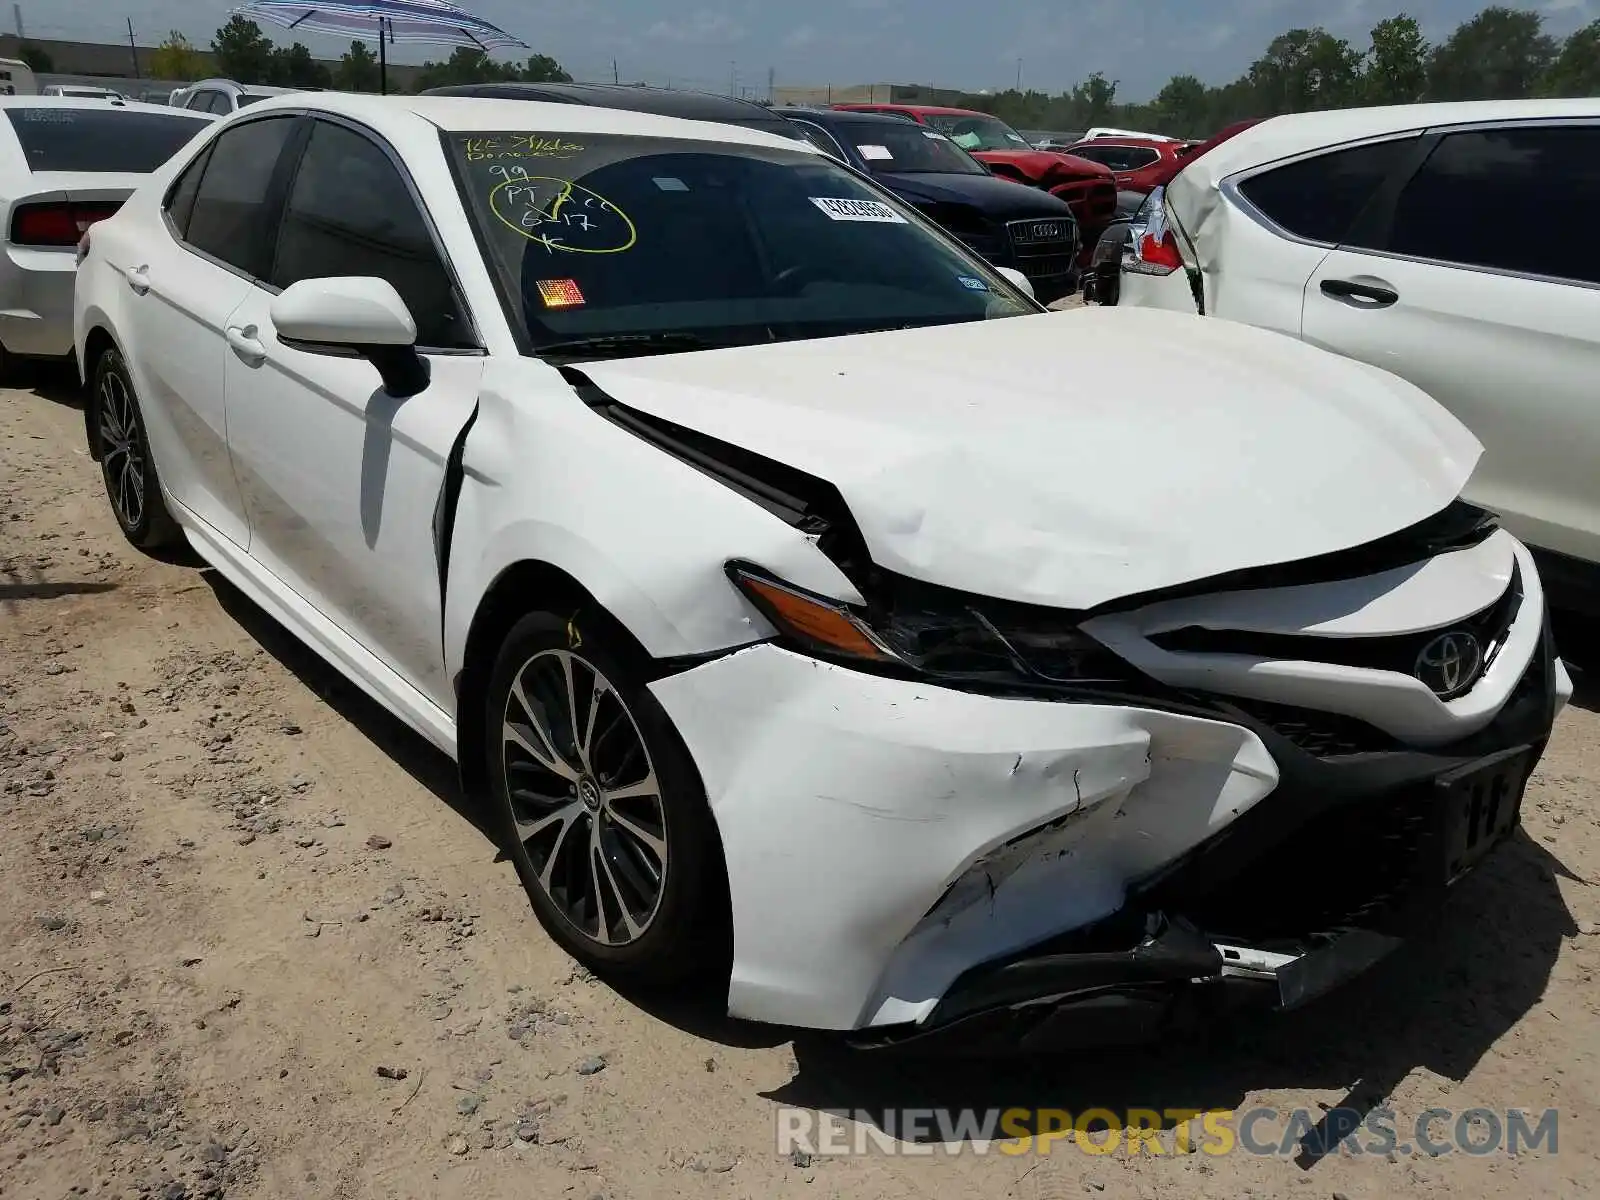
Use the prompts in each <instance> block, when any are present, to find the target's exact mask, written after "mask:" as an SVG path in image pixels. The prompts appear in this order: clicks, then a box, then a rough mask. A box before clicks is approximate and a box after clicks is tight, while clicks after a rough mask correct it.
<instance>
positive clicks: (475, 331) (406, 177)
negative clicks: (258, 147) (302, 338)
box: [251, 112, 487, 354]
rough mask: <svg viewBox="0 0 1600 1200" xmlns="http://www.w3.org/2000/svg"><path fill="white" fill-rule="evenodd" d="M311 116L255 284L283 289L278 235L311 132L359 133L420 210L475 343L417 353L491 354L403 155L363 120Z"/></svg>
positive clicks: (277, 204) (468, 336) (470, 339)
mask: <svg viewBox="0 0 1600 1200" xmlns="http://www.w3.org/2000/svg"><path fill="white" fill-rule="evenodd" d="M307 116H308V119H307V120H306V122H305V125H306V128H305V131H304V136H302V137H301V138H300V139H299V141H298V142H297V143H296V144H295V146H294V167H293V169H292V170H290V171H288V172H287V173H286V178H285V179H284V180H283V181H282V184H283V187H282V191H281V192H279V193H278V195H277V196H276V197H275V208H274V210H273V214H274V215H273V222H272V243H271V253H269V254H268V255H267V256H266V264H265V271H266V276H267V278H256V279H252V280H251V282H252V283H254V284H255V285H256V286H257V287H259V288H262V289H264V290H265V291H267V292H270V293H272V294H273V295H274V296H275V295H277V294H278V293H279V292H281V291H282V290H283V289H282V288H280V287H277V286H275V285H274V284H273V283H272V282H271V281H270V280H271V276H272V274H273V272H274V269H275V267H276V266H277V256H278V236H279V234H280V233H281V232H282V230H283V223H284V221H285V220H286V219H287V217H288V210H289V195H290V193H291V192H292V191H293V190H294V181H295V177H296V176H298V175H299V173H300V163H301V160H302V159H304V157H305V151H306V147H307V146H308V145H309V144H310V142H311V133H312V130H313V129H314V128H315V126H316V124H317V123H318V122H319V121H320V122H325V123H326V124H329V125H338V126H341V127H342V128H344V129H346V130H348V131H350V132H351V133H353V134H355V135H356V136H357V137H362V138H365V139H366V140H367V141H369V142H371V143H372V144H373V145H374V146H376V147H377V148H378V150H379V151H381V152H382V153H383V155H384V157H386V158H387V159H388V160H389V163H390V165H391V166H393V167H394V169H395V172H396V173H397V174H398V175H399V176H400V182H401V183H403V184H404V185H405V188H406V196H407V197H408V198H409V199H410V201H411V203H412V205H413V206H414V207H415V208H416V210H417V213H418V214H419V215H420V216H421V218H422V224H423V227H424V228H425V229H426V230H427V231H428V240H429V241H430V242H431V243H432V245H433V252H434V255H435V256H436V257H437V258H438V260H439V265H440V266H441V267H442V268H443V269H444V273H445V276H446V278H448V279H449V281H450V291H451V294H452V296H453V298H454V300H455V303H456V308H457V310H458V311H459V312H460V314H461V316H462V318H463V319H464V320H465V321H466V326H467V327H466V335H465V337H463V339H462V340H463V341H468V342H471V343H472V345H471V346H469V347H460V346H455V347H438V346H421V345H419V346H418V347H417V350H418V351H419V352H420V353H424V354H484V353H487V351H486V350H485V348H484V341H483V331H482V329H481V327H480V326H479V324H478V318H477V315H476V314H475V313H474V312H473V311H472V306H471V305H470V304H469V303H468V302H467V292H466V289H465V288H464V287H462V286H461V276H460V274H459V272H457V271H456V267H455V263H454V261H453V260H452V259H451V258H450V254H449V252H448V251H447V250H446V249H445V245H444V239H443V238H441V237H440V236H439V227H438V226H437V225H436V224H434V220H433V214H432V213H430V212H429V211H428V206H427V205H426V204H424V203H423V202H422V193H421V192H419V191H418V190H417V184H416V180H414V179H413V178H412V177H411V172H410V171H409V170H407V169H406V165H405V163H404V162H403V161H402V160H401V158H400V156H399V155H398V154H397V153H395V149H394V147H393V146H391V145H390V144H389V142H388V140H387V139H386V138H384V136H383V135H382V134H380V133H378V132H377V131H376V130H374V129H373V128H371V127H370V126H368V125H363V124H362V123H361V122H360V121H354V120H351V119H350V118H348V117H345V116H343V115H342V114H339V113H324V112H318V113H314V114H307ZM277 182H278V181H277V180H276V179H275V180H274V184H276V183H277Z"/></svg>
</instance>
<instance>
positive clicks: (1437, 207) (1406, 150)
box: [1119, 99, 1600, 614]
mask: <svg viewBox="0 0 1600 1200" xmlns="http://www.w3.org/2000/svg"><path fill="white" fill-rule="evenodd" d="M1591 212H1600V100H1597V99H1588V100H1526V101H1509V102H1506V101H1492V102H1484V103H1471V104H1437V105H1399V106H1393V107H1388V108H1368V109H1354V110H1344V111H1333V112H1319V113H1302V114H1298V115H1294V116H1283V117H1274V118H1272V119H1270V120H1267V121H1264V122H1262V123H1261V124H1259V125H1256V126H1254V127H1253V128H1251V129H1248V130H1245V131H1244V132H1243V133H1240V134H1238V135H1237V136H1236V137H1233V138H1231V139H1230V140H1228V141H1226V142H1224V143H1223V144H1221V145H1220V146H1218V147H1216V148H1215V149H1213V150H1212V151H1211V152H1210V153H1209V154H1206V155H1205V156H1203V157H1202V158H1200V159H1198V160H1197V161H1195V162H1194V163H1192V164H1191V165H1190V166H1188V167H1186V168H1185V169H1184V170H1183V171H1182V172H1181V173H1180V174H1179V175H1178V176H1177V177H1176V178H1175V179H1174V180H1173V181H1172V184H1171V185H1170V186H1169V187H1168V188H1167V189H1166V192H1165V194H1164V195H1153V196H1152V198H1151V202H1150V204H1149V205H1148V207H1147V208H1146V210H1145V213H1144V214H1143V215H1145V216H1147V217H1148V218H1149V220H1148V223H1147V224H1146V225H1145V226H1144V227H1139V228H1136V229H1135V230H1134V236H1133V238H1132V240H1131V243H1130V248H1129V250H1128V252H1127V253H1126V255H1125V257H1124V259H1123V270H1122V278H1121V299H1120V301H1119V303H1120V304H1121V305H1123V306H1127V307H1149V308H1165V309H1173V310H1176V311H1180V312H1191V313H1192V312H1196V311H1201V312H1204V313H1205V314H1207V315H1209V316H1216V317H1225V318H1229V319H1232V320H1235V321H1243V322H1246V323H1248V324H1251V325H1259V326H1263V327H1265V328H1267V329H1275V330H1278V331H1279V332H1282V333H1287V334H1290V335H1292V336H1294V337H1298V338H1302V339H1304V340H1305V341H1307V342H1311V343H1313V344H1315V345H1318V346H1324V347H1326V348H1328V349H1330V350H1335V351H1338V352H1339V353H1340V354H1345V355H1349V356H1350V357H1352V358H1357V359H1361V360H1362V361H1364V362H1368V363H1371V364H1372V365H1374V366H1378V367H1382V368H1383V369H1385V370H1387V371H1393V372H1395V373H1397V374H1399V375H1401V376H1403V377H1405V378H1406V379H1408V380H1410V381H1411V382H1412V383H1414V384H1416V385H1417V386H1419V387H1420V388H1422V389H1423V390H1424V391H1425V392H1427V393H1428V394H1429V395H1431V396H1433V397H1434V398H1435V399H1436V400H1438V401H1439V402H1440V403H1442V404H1443V405H1445V407H1447V408H1449V409H1450V410H1451V411H1452V412H1453V413H1455V415H1456V416H1458V417H1460V418H1461V420H1462V421H1464V422H1465V423H1466V424H1467V425H1468V427H1470V428H1471V429H1472V431H1473V432H1474V433H1475V434H1476V435H1477V436H1478V438H1479V439H1480V440H1481V441H1482V442H1483V445H1484V456H1483V461H1482V463H1481V464H1480V466H1479V468H1478V470H1477V472H1476V473H1475V474H1474V475H1473V478H1472V481H1471V483H1470V484H1469V485H1468V488H1467V495H1468V497H1470V498H1471V499H1473V500H1475V501H1477V502H1478V503H1481V504H1483V505H1486V506H1487V507H1489V508H1491V509H1493V510H1494V511H1495V512H1497V513H1499V514H1500V515H1501V516H1502V517H1503V518H1504V520H1505V523H1506V526H1507V527H1508V528H1509V529H1511V530H1513V531H1514V532H1516V533H1517V535H1518V536H1519V537H1521V538H1523V539H1525V540H1526V541H1527V542H1528V543H1529V544H1530V545H1532V546H1533V547H1535V548H1536V550H1537V551H1539V552H1540V558H1541V565H1542V566H1543V568H1544V571H1545V574H1546V576H1547V578H1548V579H1549V583H1550V590H1551V595H1552V599H1553V600H1554V601H1557V602H1559V603H1561V604H1563V605H1565V606H1570V607H1573V608H1576V609H1580V610H1583V611H1586V612H1588V613H1591V614H1593V613H1600V383H1597V380H1600V248H1597V244H1596V243H1595V242H1594V241H1593V240H1592V239H1589V238H1584V237H1571V236H1567V233H1566V225H1565V223H1564V222H1565V219H1566V215H1567V214H1579V213H1582V214H1587V213H1591Z"/></svg>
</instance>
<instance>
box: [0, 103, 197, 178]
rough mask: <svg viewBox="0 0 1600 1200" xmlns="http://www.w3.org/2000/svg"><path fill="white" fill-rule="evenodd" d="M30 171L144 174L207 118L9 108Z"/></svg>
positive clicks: (117, 110)
mask: <svg viewBox="0 0 1600 1200" xmlns="http://www.w3.org/2000/svg"><path fill="white" fill-rule="evenodd" d="M6 117H7V119H8V120H9V121H10V123H11V129H12V131H13V132H14V133H15V134H16V135H17V142H18V144H20V145H21V147H22V156H23V157H24V158H25V159H27V161H28V169H29V170H31V171H119V172H128V173H131V174H135V175H148V174H149V173H150V172H151V171H154V170H155V169H156V168H157V167H159V166H160V165H161V164H162V163H164V162H166V161H167V159H169V158H171V157H172V156H173V155H174V154H176V153H177V152H178V151H179V150H181V149H182V148H183V147H184V146H185V145H187V144H188V142H189V140H190V139H191V138H193V137H194V136H195V135H196V134H197V133H199V132H200V131H201V130H203V129H205V127H206V123H205V122H204V121H198V120H196V119H195V118H194V117H186V116H184V115H183V114H181V113H146V112H129V111H128V110H127V109H124V108H109V107H107V108H55V107H51V106H46V105H39V106H37V107H33V106H30V107H26V108H8V109H6Z"/></svg>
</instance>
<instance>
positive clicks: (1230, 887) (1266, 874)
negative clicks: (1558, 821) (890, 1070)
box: [849, 622, 1571, 1053]
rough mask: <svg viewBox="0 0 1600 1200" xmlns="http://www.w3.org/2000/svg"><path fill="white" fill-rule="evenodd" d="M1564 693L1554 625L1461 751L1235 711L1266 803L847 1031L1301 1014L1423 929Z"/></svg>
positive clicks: (1527, 762)
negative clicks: (907, 1017) (928, 1002)
mask: <svg viewBox="0 0 1600 1200" xmlns="http://www.w3.org/2000/svg"><path fill="white" fill-rule="evenodd" d="M1570 692H1571V684H1570V680H1568V678H1567V676H1566V672H1565V670H1564V668H1563V667H1562V664H1561V663H1560V660H1559V659H1557V658H1556V657H1555V655H1554V650H1553V646H1552V644H1551V636H1550V632H1549V629H1548V622H1546V628H1545V631H1544V633H1543V637H1542V645H1541V647H1540V651H1539V653H1537V654H1536V655H1535V657H1534V660H1533V662H1532V663H1531V664H1530V665H1529V667H1528V669H1527V672H1526V674H1525V675H1524V677H1523V678H1522V680H1521V681H1520V683H1519V684H1518V685H1517V688H1516V691H1515V692H1514V693H1513V695H1512V697H1511V699H1510V701H1509V702H1508V703H1507V704H1506V706H1505V707H1504V709H1503V710H1502V711H1501V713H1500V714H1499V716H1498V717H1497V718H1496V720H1495V721H1494V722H1493V724H1491V725H1490V726H1489V727H1488V728H1486V729H1484V730H1482V731H1481V732H1479V733H1478V734H1476V735H1475V736H1473V737H1471V738H1469V739H1465V740H1463V741H1462V742H1461V743H1458V744H1457V745H1454V746H1450V747H1444V748H1438V749H1433V750H1430V751H1413V750H1394V751H1389V752H1376V753H1371V752H1369V753H1357V754H1341V755H1333V756H1325V755H1324V756H1319V755H1316V754H1312V753H1308V752H1307V751H1306V750H1303V749H1301V748H1300V746H1299V745H1296V744H1295V742H1294V741H1291V740H1290V739H1289V738H1287V737H1285V736H1284V735H1283V734H1282V733H1280V732H1279V731H1278V729H1277V728H1274V727H1273V725H1272V723H1271V722H1269V721H1262V720H1260V719H1258V718H1255V717H1253V716H1251V715H1248V714H1244V713H1240V714H1239V715H1238V719H1240V720H1241V721H1242V722H1244V723H1247V724H1248V725H1249V727H1250V728H1251V729H1252V730H1253V731H1254V732H1255V733H1256V734H1257V735H1258V736H1260V737H1261V739H1262V741H1263V743H1264V744H1265V745H1266V746H1267V748H1268V749H1269V750H1270V751H1271V753H1272V755H1273V757H1274V758H1275V760H1276V761H1277V763H1278V766H1279V769H1280V771H1281V773H1282V779H1281V782H1280V785H1279V787H1278V789H1277V791H1276V792H1275V793H1274V795H1273V797H1272V799H1271V801H1270V802H1269V803H1266V804H1261V805H1258V806H1256V807H1255V808H1254V809H1253V810H1252V811H1251V812H1249V813H1247V814H1245V815H1244V816H1242V817H1241V818H1240V819H1239V820H1238V821H1236V822H1234V823H1232V824H1231V825H1230V827H1229V828H1228V829H1227V830H1225V831H1223V832H1222V833H1220V834H1218V835H1217V836H1216V837H1215V838H1213V839H1211V840H1210V841H1209V842H1207V843H1206V844H1204V845H1203V846H1200V847H1198V848H1197V849H1196V850H1195V851H1194V852H1192V853H1190V854H1188V855H1186V856H1184V858H1183V859H1182V860H1180V861H1179V862H1176V863H1174V864H1173V865H1172V866H1170V867H1169V868H1167V869H1165V870H1163V871H1161V872H1159V873H1158V875H1157V877H1155V878H1154V879H1152V880H1149V881H1147V882H1145V883H1143V884H1141V885H1140V886H1138V887H1137V888H1134V889H1132V890H1131V891H1130V894H1129V896H1128V901H1127V904H1126V906H1125V907H1124V908H1123V909H1121V910H1119V911H1118V912H1117V913H1115V914H1113V915H1112V916H1111V917H1109V918H1107V919H1105V920H1103V921H1100V922H1096V923H1094V924H1092V925H1089V926H1085V927H1082V928H1079V929H1076V930H1074V931H1072V932H1070V933H1067V934H1064V935H1061V936H1058V937H1055V938H1051V939H1048V940H1046V941H1043V942H1040V943H1037V944H1035V945H1033V946H1030V947H1028V948H1026V949H1024V950H1022V951H1018V952H1016V953H1012V954H1009V955H1006V956H1003V957H1001V958H999V959H995V960H991V961H988V962H985V963H983V964H980V965H978V966H976V967H973V968H972V969H970V970H968V971H967V972H965V973H964V974H963V975H962V976H961V978H960V979H958V980H957V981H956V982H955V983H954V984H952V985H951V987H950V988H949V989H948V990H947V991H946V992H945V994H944V995H943V996H942V997H941V998H940V1001H939V1003H938V1005H937V1006H936V1007H935V1008H934V1009H933V1010H932V1011H931V1012H930V1013H929V1014H928V1015H927V1016H926V1017H924V1018H923V1019H921V1020H919V1021H916V1022H905V1023H901V1024H898V1025H893V1026H878V1027H873V1028H867V1029H861V1030H857V1031H855V1032H854V1033H852V1034H851V1035H850V1037H849V1040H850V1042H851V1043H852V1044H853V1045H855V1046H857V1047H860V1048H867V1049H875V1048H884V1047H893V1046H907V1047H916V1048H919V1049H927V1050H937V1051H939V1052H941V1053H944V1052H950V1051H958V1052H964V1053H992V1052H996V1051H1016V1050H1022V1051H1061V1050H1072V1049H1088V1048H1094V1047H1104V1046H1110V1045H1129V1044H1138V1043H1143V1042H1148V1041H1151V1040H1156V1039H1159V1038H1161V1037H1163V1036H1165V1035H1168V1034H1170V1033H1172V1032H1174V1031H1175V1030H1178V1029H1182V1028H1186V1027H1192V1026H1193V1024H1194V1022H1196V1021H1197V1020H1205V1019H1208V1018H1212V1017H1216V1016H1219V1015H1223V1014H1226V1013H1229V1012H1233V1011H1236V1010H1238V1009H1240V1008H1248V1009H1252V1010H1255V1011H1280V1012H1281V1011H1288V1010H1292V1009H1295V1008H1299V1007H1300V1006H1302V1005H1304V1004H1307V1003H1309V1002H1311V1001H1313V1000H1315V999H1317V998H1319V997H1321V996H1323V995H1325V994H1327V993H1328V992H1330V991H1332V990H1334V989H1336V988H1337V987H1339V986H1340V985H1342V984H1344V983H1346V982H1347V981H1349V980H1350V979H1352V978H1353V977H1355V976H1356V975H1359V974H1361V973H1362V972H1364V971H1366V970H1367V969H1368V968H1369V967H1371V966H1373V965H1374V964H1375V963H1377V962H1378V961H1380V960H1381V959H1382V958H1384V957H1385V956H1386V955H1388V954H1390V953H1391V952H1393V951H1394V950H1395V949H1397V948H1398V947H1400V946H1401V945H1402V944H1403V943H1404V941H1405V939H1406V937H1407V936H1408V935H1411V934H1414V933H1417V932H1422V931H1425V930H1426V928H1427V926H1428V924H1429V923H1430V922H1432V921H1433V920H1435V919H1436V917H1437V914H1438V911H1439V908H1440V906H1441V904H1442V902H1443V901H1444V899H1445V898H1446V896H1447V895H1448V893H1449V891H1450V889H1451V888H1452V887H1453V886H1454V885H1455V884H1456V883H1458V882H1459V881H1460V880H1461V879H1463V878H1465V877H1466V876H1467V875H1468V874H1470V873H1471V872H1472V870H1473V869H1475V868H1476V867H1477V866H1478V865H1479V864H1480V863H1481V862H1482V861H1483V860H1484V859H1485V857H1486V856H1487V855H1488V854H1489V853H1490V852H1491V851H1493V849H1494V848H1495V847H1496V846H1498V845H1499V844H1501V843H1502V842H1503V841H1505V840H1506V839H1507V838H1508V837H1510V836H1511V835H1512V834H1513V833H1514V831H1515V830H1516V829H1517V828H1518V826H1519V825H1520V810H1521V801H1522V795H1523V789H1524V787H1525V785H1526V782H1527V778H1528V775H1529V773H1530V772H1531V770H1532V768H1533V766H1534V765H1535V764H1536V763H1537V762H1538V760H1539V757H1540V755H1541V753H1542V752H1543V749H1544V744H1545V741H1546V739H1547V738H1548V736H1549V732H1550V728H1551V725H1552V722H1553V721H1554V718H1555V714H1556V712H1557V711H1558V710H1559V708H1560V707H1561V705H1562V704H1564V702H1565V701H1566V699H1567V697H1568V696H1569V695H1570ZM1279 724H1280V725H1284V724H1285V722H1283V721H1282V720H1281V715H1280V720H1279ZM1296 732H1299V731H1298V730H1297V731H1296ZM1302 740H1304V739H1303V738H1302Z"/></svg>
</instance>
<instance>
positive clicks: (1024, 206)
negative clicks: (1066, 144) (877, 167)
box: [873, 171, 1072, 221]
mask: <svg viewBox="0 0 1600 1200" xmlns="http://www.w3.org/2000/svg"><path fill="white" fill-rule="evenodd" d="M873 178H875V179H876V180H877V181H878V182H879V183H881V184H883V185H884V187H886V188H888V189H889V190H890V191H892V192H894V193H895V194H896V195H897V196H900V197H901V198H903V199H906V200H910V201H911V202H912V203H913V204H916V203H923V204H928V203H946V204H970V205H972V206H973V207H974V208H976V209H978V210H979V211H980V212H983V213H986V214H988V215H989V216H992V217H994V218H996V219H997V220H1001V221H1016V220H1026V219H1028V218H1031V217H1039V218H1050V217H1054V218H1056V219H1057V220H1062V221H1069V220H1071V219H1072V209H1071V208H1070V207H1069V206H1068V205H1067V202H1066V201H1065V200H1061V199H1059V198H1057V197H1055V196H1052V195H1050V194H1049V193H1048V192H1041V191H1040V190H1039V189H1038V188H1036V187H1029V186H1028V185H1027V184H1025V183H1018V182H1017V181H1016V180H1014V179H1001V178H1000V177H999V176H997V175H957V174H953V173H945V172H931V171H913V172H908V173H905V174H902V173H899V172H889V171H883V172H879V173H878V174H876V175H874V176H873Z"/></svg>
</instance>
